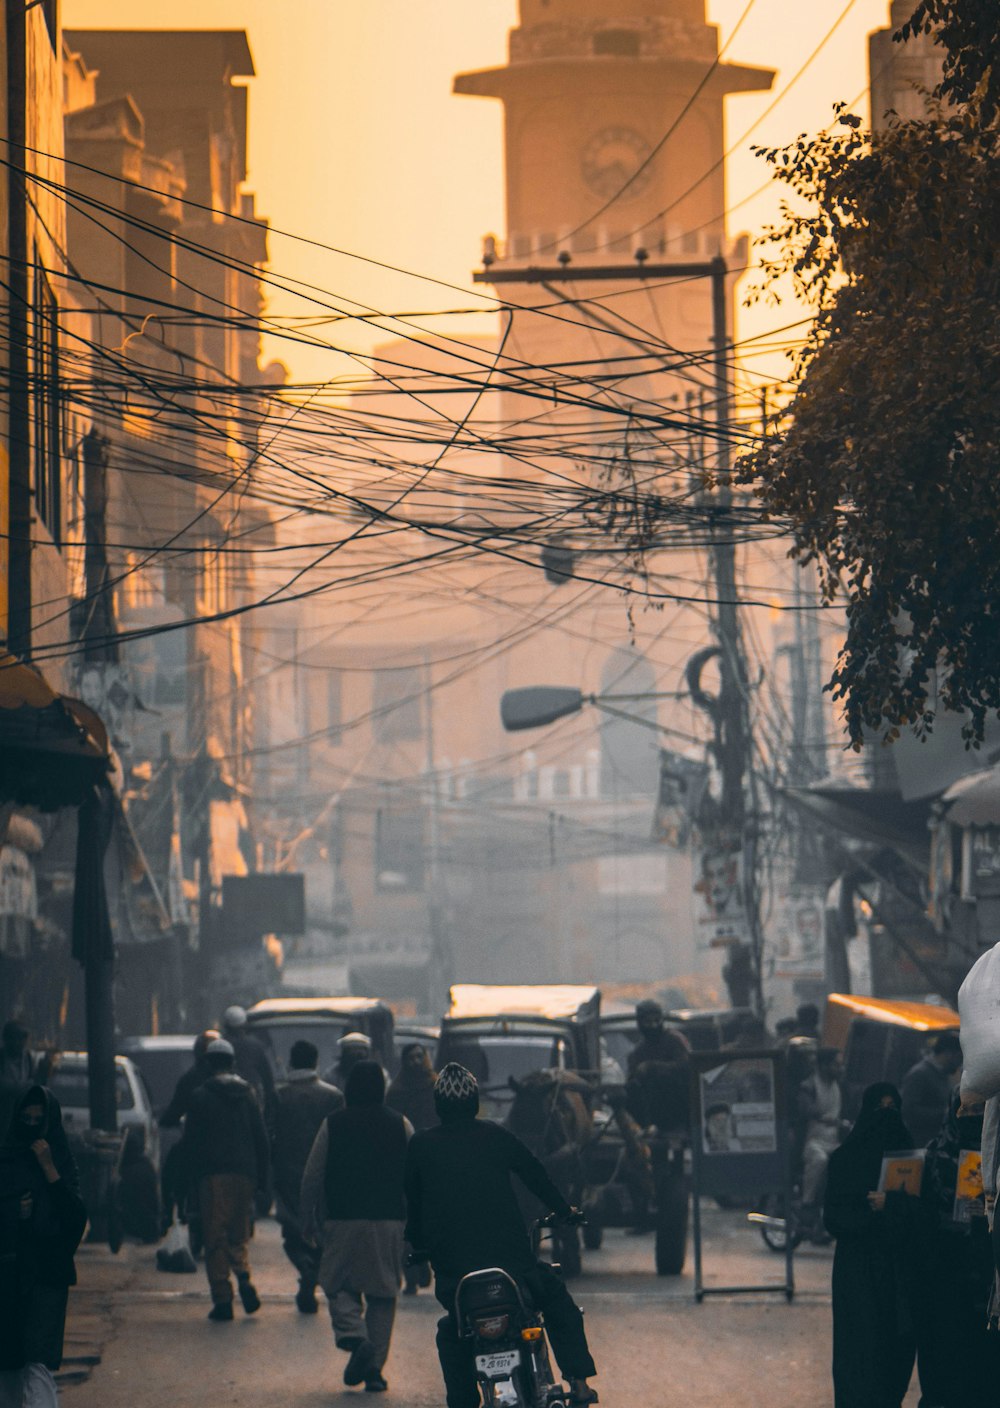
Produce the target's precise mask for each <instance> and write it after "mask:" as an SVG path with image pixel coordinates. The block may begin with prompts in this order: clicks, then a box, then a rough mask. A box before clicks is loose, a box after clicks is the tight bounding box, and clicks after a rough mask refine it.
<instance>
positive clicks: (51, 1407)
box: [0, 1364, 59, 1408]
mask: <svg viewBox="0 0 1000 1408" xmlns="http://www.w3.org/2000/svg"><path fill="white" fill-rule="evenodd" d="M0 1408H59V1392H58V1390H57V1388H56V1381H55V1379H54V1378H53V1377H52V1375H51V1373H50V1372H49V1370H48V1369H46V1367H45V1365H44V1364H26V1365H25V1367H24V1368H23V1369H4V1370H2V1371H0Z"/></svg>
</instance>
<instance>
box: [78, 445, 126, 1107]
mask: <svg viewBox="0 0 1000 1408" xmlns="http://www.w3.org/2000/svg"><path fill="white" fill-rule="evenodd" d="M107 471H108V442H107V441H106V440H105V439H104V437H103V436H102V435H100V434H99V433H98V431H97V430H96V429H95V428H94V427H93V426H92V427H91V428H90V430H89V431H88V432H87V434H86V435H85V436H84V439H83V522H84V549H83V551H84V584H85V591H86V604H85V611H86V615H85V617H84V620H83V623H82V627H81V631H80V635H81V638H82V644H83V658H84V660H85V661H88V662H90V663H92V664H96V665H98V666H99V667H100V666H101V665H114V664H116V663H117V661H118V642H117V640H116V639H115V635H116V629H115V607H114V592H113V588H112V585H111V581H110V576H109V568H108V485H107ZM120 806H121V803H120V802H119V801H117V800H116V799H114V798H113V797H112V795H111V790H110V788H107V787H105V788H102V789H101V794H100V795H99V796H98V795H97V794H96V793H95V795H94V796H93V797H92V798H91V799H89V800H88V801H87V802H85V803H84V805H83V806H82V807H81V808H80V811H79V819H78V823H77V824H78V825H79V826H81V827H83V828H85V830H86V831H87V833H88V835H87V836H86V837H85V841H86V843H87V849H86V852H85V853H86V854H87V855H88V857H89V867H93V868H95V869H100V870H101V871H103V867H104V857H105V853H106V851H107V846H108V842H109V840H110V837H111V834H112V831H113V830H114V826H115V823H116V821H117V820H118V816H117V813H118V809H119V808H120ZM90 833H97V834H98V835H99V837H100V839H99V840H97V839H96V837H95V836H94V835H91V834H90ZM78 854H82V853H78ZM76 883H77V885H78V886H79V885H81V884H83V885H86V884H87V877H86V876H85V875H84V874H83V873H82V867H81V866H80V865H79V863H78V870H77V877H76ZM88 888H91V887H89V886H88ZM93 889H94V894H93V896H92V902H91V905H90V907H89V911H88V913H87V917H86V920H85V924H86V928H87V931H88V932H87V941H86V943H85V945H84V946H83V950H82V953H81V954H79V955H78V956H79V957H80V958H81V961H82V964H83V980H84V1006H85V1012H86V1024H87V1082H88V1087H89V1097H90V1123H91V1125H92V1127H93V1128H94V1129H104V1130H114V1129H117V1127H118V1106H117V1102H116V1100H115V1079H116V1073H115V1044H114V1043H115V1026H116V1021H115V960H114V935H113V930H112V927H111V923H110V919H109V918H108V917H107V896H106V894H105V892H104V885H103V878H102V880H101V883H100V884H95V885H94V886H93Z"/></svg>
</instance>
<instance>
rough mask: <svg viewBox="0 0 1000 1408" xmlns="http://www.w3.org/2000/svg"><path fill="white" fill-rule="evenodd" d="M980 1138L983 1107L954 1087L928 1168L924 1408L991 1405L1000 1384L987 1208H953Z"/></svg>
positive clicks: (921, 1349)
mask: <svg viewBox="0 0 1000 1408" xmlns="http://www.w3.org/2000/svg"><path fill="white" fill-rule="evenodd" d="M974 1099H975V1097H973V1100H974ZM982 1140H983V1106H982V1103H981V1102H978V1103H975V1104H972V1103H970V1104H965V1105H963V1103H962V1097H961V1095H960V1093H959V1091H958V1089H955V1090H954V1091H953V1092H952V1096H951V1100H950V1101H949V1104H948V1113H947V1115H946V1116H945V1120H944V1124H943V1125H942V1126H941V1131H940V1133H939V1134H938V1135H937V1136H936V1137H935V1138H934V1139H932V1140H931V1142H930V1143H929V1144H928V1146H927V1157H926V1162H925V1165H924V1184H923V1190H922V1202H923V1204H924V1210H925V1218H926V1224H927V1225H926V1233H925V1236H924V1237H923V1238H922V1239H921V1256H920V1264H921V1277H920V1312H921V1313H920V1319H919V1321H918V1326H917V1363H918V1366H919V1370H920V1388H921V1393H922V1397H921V1400H920V1402H921V1404H922V1405H926V1408H966V1405H968V1404H972V1403H983V1404H985V1403H991V1402H994V1401H995V1400H996V1394H997V1390H996V1386H997V1385H998V1384H1000V1335H996V1334H993V1333H992V1332H991V1331H990V1330H989V1329H988V1328H987V1312H988V1306H989V1300H990V1291H991V1289H992V1286H993V1248H992V1246H991V1244H990V1230H989V1227H988V1225H987V1221H986V1209H985V1206H983V1207H975V1206H973V1207H970V1208H968V1209H967V1212H968V1214H969V1215H963V1210H962V1209H961V1208H960V1207H959V1206H958V1205H957V1204H956V1193H957V1192H958V1176H959V1166H960V1163H961V1162H962V1160H963V1158H964V1156H965V1155H966V1154H968V1153H971V1154H972V1155H973V1157H974V1158H975V1156H977V1155H978V1154H979V1152H980V1150H981V1148H982ZM956 1212H958V1213H959V1214H960V1216H959V1217H956Z"/></svg>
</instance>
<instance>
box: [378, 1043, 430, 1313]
mask: <svg viewBox="0 0 1000 1408" xmlns="http://www.w3.org/2000/svg"><path fill="white" fill-rule="evenodd" d="M436 1082H437V1073H436V1071H435V1070H434V1067H433V1066H432V1065H431V1060H430V1057H429V1056H428V1054H427V1051H426V1048H425V1047H423V1046H421V1044H420V1042H419V1041H411V1042H410V1043H409V1045H407V1046H404V1047H403V1049H402V1051H401V1052H400V1065H399V1075H398V1076H397V1077H396V1079H395V1080H394V1081H393V1082H392V1084H391V1085H390V1086H389V1092H388V1094H387V1095H386V1097H385V1103H386V1104H387V1105H388V1106H389V1107H390V1109H393V1110H398V1111H399V1113H400V1114H401V1115H403V1116H404V1117H405V1118H406V1119H408V1120H409V1121H410V1124H411V1125H412V1126H413V1128H414V1129H415V1130H416V1131H417V1133H418V1134H419V1132H420V1131H421V1130H422V1129H431V1128H432V1127H433V1126H434V1125H436V1124H437V1122H438V1117H437V1108H436V1107H435V1104H434V1086H435V1084H436ZM403 1273H404V1276H405V1279H406V1285H405V1286H404V1288H403V1294H404V1295H406V1296H415V1295H417V1294H418V1293H419V1290H420V1287H421V1286H429V1285H430V1283H431V1278H430V1272H429V1271H428V1269H427V1266H426V1264H424V1265H422V1266H415V1265H412V1264H410V1263H409V1262H407V1264H406V1266H405V1267H404V1268H403Z"/></svg>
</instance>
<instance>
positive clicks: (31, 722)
mask: <svg viewBox="0 0 1000 1408" xmlns="http://www.w3.org/2000/svg"><path fill="white" fill-rule="evenodd" d="M111 769H112V753H111V748H110V745H109V742H108V735H107V730H106V729H105V727H104V725H103V723H102V722H101V720H100V718H99V716H98V715H97V714H95V713H94V711H93V709H90V708H88V706H87V705H86V704H83V703H82V702H81V701H80V700H79V699H71V698H69V697H68V696H66V695H62V694H59V693H57V691H56V690H54V689H53V688H52V686H51V685H50V684H49V682H48V680H47V679H46V678H45V676H44V675H43V674H42V673H41V671H40V670H37V669H35V668H34V666H32V665H27V664H25V663H24V662H23V661H21V660H17V659H16V658H15V657H14V656H13V655H9V654H7V653H6V652H5V651H0V802H15V803H17V804H18V805H19V806H32V807H37V808H38V809H39V810H41V811H56V810H58V808H60V807H72V806H78V805H79V804H80V802H81V801H83V799H84V798H85V797H86V796H88V795H89V793H90V792H91V791H92V790H93V788H94V785H95V784H96V783H100V782H102V781H106V780H107V779H108V776H109V773H110V772H111Z"/></svg>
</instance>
